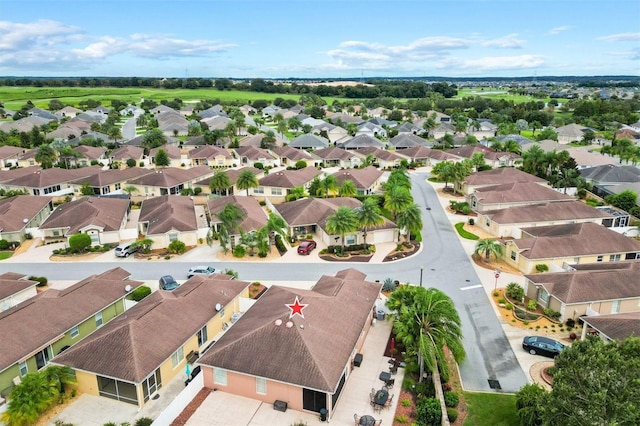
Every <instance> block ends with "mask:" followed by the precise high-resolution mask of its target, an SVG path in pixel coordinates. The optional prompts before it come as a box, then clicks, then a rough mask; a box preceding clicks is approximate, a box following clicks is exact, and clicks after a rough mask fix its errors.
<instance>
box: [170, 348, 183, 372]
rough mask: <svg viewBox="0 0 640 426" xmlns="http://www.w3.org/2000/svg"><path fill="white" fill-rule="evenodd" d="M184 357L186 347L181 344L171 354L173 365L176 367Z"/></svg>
mask: <svg viewBox="0 0 640 426" xmlns="http://www.w3.org/2000/svg"><path fill="white" fill-rule="evenodd" d="M183 359H184V347H183V346H180V347H179V348H178V350H177V351H175V352H174V353H172V354H171V366H172V367H173V368H176V367H177V366H178V365H180V363H181V362H182V360H183Z"/></svg>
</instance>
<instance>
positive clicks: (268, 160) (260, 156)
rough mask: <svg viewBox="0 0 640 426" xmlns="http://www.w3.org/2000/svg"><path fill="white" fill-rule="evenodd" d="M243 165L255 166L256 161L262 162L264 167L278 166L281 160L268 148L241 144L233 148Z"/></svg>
mask: <svg viewBox="0 0 640 426" xmlns="http://www.w3.org/2000/svg"><path fill="white" fill-rule="evenodd" d="M233 151H234V152H235V154H236V156H237V157H238V159H239V160H240V161H239V162H240V164H241V165H243V166H251V167H253V166H255V164H256V163H260V164H262V165H263V166H264V167H277V166H279V165H280V162H279V160H278V158H277V157H275V156H274V155H273V154H271V153H270V152H269V151H267V150H266V149H262V148H257V147H255V146H241V147H240V148H234V150H233Z"/></svg>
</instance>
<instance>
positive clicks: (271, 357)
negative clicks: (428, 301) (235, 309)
mask: <svg viewBox="0 0 640 426" xmlns="http://www.w3.org/2000/svg"><path fill="white" fill-rule="evenodd" d="M356 272H357V271H356ZM380 288H381V284H379V283H372V282H367V281H364V276H363V275H362V274H360V273H349V272H346V271H342V272H340V273H338V274H336V276H335V277H331V276H323V277H321V278H320V279H319V280H318V282H317V283H316V285H315V286H314V287H313V288H312V289H311V290H299V289H293V288H288V287H280V286H273V287H271V288H269V290H267V292H266V293H265V294H263V295H262V297H260V299H258V301H257V302H256V303H255V305H254V306H253V307H251V309H249V310H248V311H247V312H246V313H245V314H244V315H243V316H242V317H241V318H240V319H239V320H238V321H237V322H236V323H235V324H234V325H233V327H231V328H230V329H229V331H227V332H226V333H225V334H224V335H223V336H222V338H221V339H220V340H218V341H217V342H216V343H215V344H214V345H213V346H212V347H211V348H210V349H209V350H208V351H207V352H206V353H205V354H204V355H203V356H202V357H201V358H200V360H199V363H200V364H203V365H209V366H214V367H219V368H225V369H227V370H232V371H237V372H241V373H244V374H249V375H253V376H258V377H265V378H269V379H272V380H277V381H280V382H284V383H292V384H295V385H298V386H303V387H305V388H310V389H316V390H320V391H323V392H335V390H336V388H337V386H338V384H339V382H340V378H341V377H342V373H343V371H344V368H345V365H347V362H348V360H349V357H350V356H351V354H352V352H353V350H354V349H355V347H356V343H357V341H358V338H359V336H360V334H361V333H362V330H363V329H364V327H365V325H366V324H367V322H369V321H370V319H371V313H372V310H373V307H374V306H375V301H376V298H377V297H378V294H379V292H380ZM296 297H298V298H299V300H300V303H302V304H307V305H308V306H306V307H305V308H304V310H303V313H304V318H300V316H297V315H296V316H294V317H293V318H291V319H290V318H289V313H290V312H291V310H290V309H289V308H288V307H287V306H285V305H286V304H292V303H294V301H295V298H296ZM289 322H290V323H291V326H288V323H289ZM278 324H279V325H278Z"/></svg>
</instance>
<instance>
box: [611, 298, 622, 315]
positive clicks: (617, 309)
mask: <svg viewBox="0 0 640 426" xmlns="http://www.w3.org/2000/svg"><path fill="white" fill-rule="evenodd" d="M619 312H620V300H614V301H613V303H612V304H611V313H612V314H617V313H619Z"/></svg>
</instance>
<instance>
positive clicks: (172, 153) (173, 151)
mask: <svg viewBox="0 0 640 426" xmlns="http://www.w3.org/2000/svg"><path fill="white" fill-rule="evenodd" d="M160 150H163V151H164V152H166V153H167V156H168V157H169V158H172V159H174V160H175V159H179V158H180V157H181V153H180V148H178V147H177V146H174V145H167V144H165V145H162V146H159V147H157V148H153V149H151V150H150V151H149V157H151V158H154V157H155V156H156V155H158V151H160Z"/></svg>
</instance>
